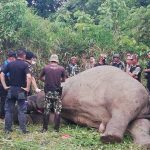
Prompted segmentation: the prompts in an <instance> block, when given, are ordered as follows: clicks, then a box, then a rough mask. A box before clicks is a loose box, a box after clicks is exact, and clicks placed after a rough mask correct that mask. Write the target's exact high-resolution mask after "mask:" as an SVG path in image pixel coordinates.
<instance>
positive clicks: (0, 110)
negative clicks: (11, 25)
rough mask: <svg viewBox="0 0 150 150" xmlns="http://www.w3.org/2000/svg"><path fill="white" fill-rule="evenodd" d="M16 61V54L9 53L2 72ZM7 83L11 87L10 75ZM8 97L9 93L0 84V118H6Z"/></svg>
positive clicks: (7, 77)
mask: <svg viewBox="0 0 150 150" xmlns="http://www.w3.org/2000/svg"><path fill="white" fill-rule="evenodd" d="M15 60H16V53H15V52H14V51H12V50H10V51H9V52H8V55H7V60H5V61H4V63H3V64H2V66H1V72H2V71H3V70H4V69H5V68H6V66H7V65H8V64H9V63H10V62H13V61H15ZM5 81H6V84H7V85H9V73H7V74H5ZM6 96H7V91H6V90H5V89H4V88H3V86H2V84H1V83H0V118H2V119H4V118H5V111H4V105H5V100H6Z"/></svg>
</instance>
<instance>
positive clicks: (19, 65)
mask: <svg viewBox="0 0 150 150" xmlns="http://www.w3.org/2000/svg"><path fill="white" fill-rule="evenodd" d="M25 56H26V55H25V52H24V51H23V50H18V51H17V59H16V60H15V61H14V62H11V63H9V64H8V65H7V66H6V68H5V69H4V70H3V71H2V73H1V82H2V85H3V87H4V89H5V90H8V93H7V97H6V102H5V132H6V133H10V132H12V123H13V112H14V108H15V104H16V102H17V105H18V120H19V125H20V129H21V131H22V133H24V134H26V133H28V131H27V130H26V115H25V112H26V103H25V101H26V92H29V90H30V84H31V74H30V71H29V68H28V65H27V64H26V63H25V61H24V60H25ZM7 73H9V78H10V80H9V85H7V83H6V80H5V74H7Z"/></svg>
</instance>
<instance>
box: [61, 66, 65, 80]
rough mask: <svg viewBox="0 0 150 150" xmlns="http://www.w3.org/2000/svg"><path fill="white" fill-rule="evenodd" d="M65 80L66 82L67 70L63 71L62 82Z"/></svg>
mask: <svg viewBox="0 0 150 150" xmlns="http://www.w3.org/2000/svg"><path fill="white" fill-rule="evenodd" d="M65 80H66V71H65V69H63V71H62V75H61V82H65Z"/></svg>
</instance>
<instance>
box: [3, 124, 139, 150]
mask: <svg viewBox="0 0 150 150" xmlns="http://www.w3.org/2000/svg"><path fill="white" fill-rule="evenodd" d="M3 128H4V124H3V123H2V121H0V149H1V150H140V149H141V148H138V147H137V146H136V145H134V144H133V141H132V139H131V137H130V136H129V135H126V136H125V138H124V140H123V142H122V143H121V144H108V145H106V144H103V143H101V141H100V135H99V133H98V132H97V131H96V130H95V129H89V128H86V127H80V126H77V125H62V126H61V129H60V132H59V133H57V132H54V130H53V126H51V125H50V126H49V130H48V132H47V133H40V132H39V131H40V129H41V125H34V126H33V125H29V126H28V129H29V131H30V133H29V134H27V135H23V134H22V133H21V132H20V131H19V127H18V126H16V125H15V126H14V127H13V130H14V131H13V133H11V134H5V133H4V131H3ZM65 135H69V138H63V136H65Z"/></svg>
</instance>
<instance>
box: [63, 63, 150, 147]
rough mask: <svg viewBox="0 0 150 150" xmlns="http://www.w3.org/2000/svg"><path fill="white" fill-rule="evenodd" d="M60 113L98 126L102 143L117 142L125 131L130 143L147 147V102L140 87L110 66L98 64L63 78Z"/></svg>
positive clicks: (149, 129) (149, 138) (149, 139)
mask: <svg viewBox="0 0 150 150" xmlns="http://www.w3.org/2000/svg"><path fill="white" fill-rule="evenodd" d="M62 101H63V111H62V116H63V117H64V118H66V119H68V120H71V121H73V122H75V123H76V124H81V125H86V126H89V127H95V128H97V129H99V131H100V132H102V133H103V134H102V135H101V140H102V141H103V142H104V143H113V142H121V140H122V138H123V136H124V133H125V131H126V129H127V127H129V128H128V129H129V131H130V132H131V134H132V136H133V137H134V142H136V143H138V144H140V145H147V146H149V147H150V133H149V132H150V121H149V120H148V119H146V118H149V115H150V102H149V94H148V92H147V90H146V89H145V88H144V86H143V85H142V84H141V83H140V82H138V81H137V80H135V79H133V78H132V77H130V76H129V75H128V74H126V73H125V72H123V71H121V70H119V69H118V68H115V67H112V66H100V67H95V68H92V69H89V70H87V71H84V72H82V73H80V74H78V75H76V76H74V77H71V78H69V79H67V81H66V82H65V84H64V86H63V95H62Z"/></svg>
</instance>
